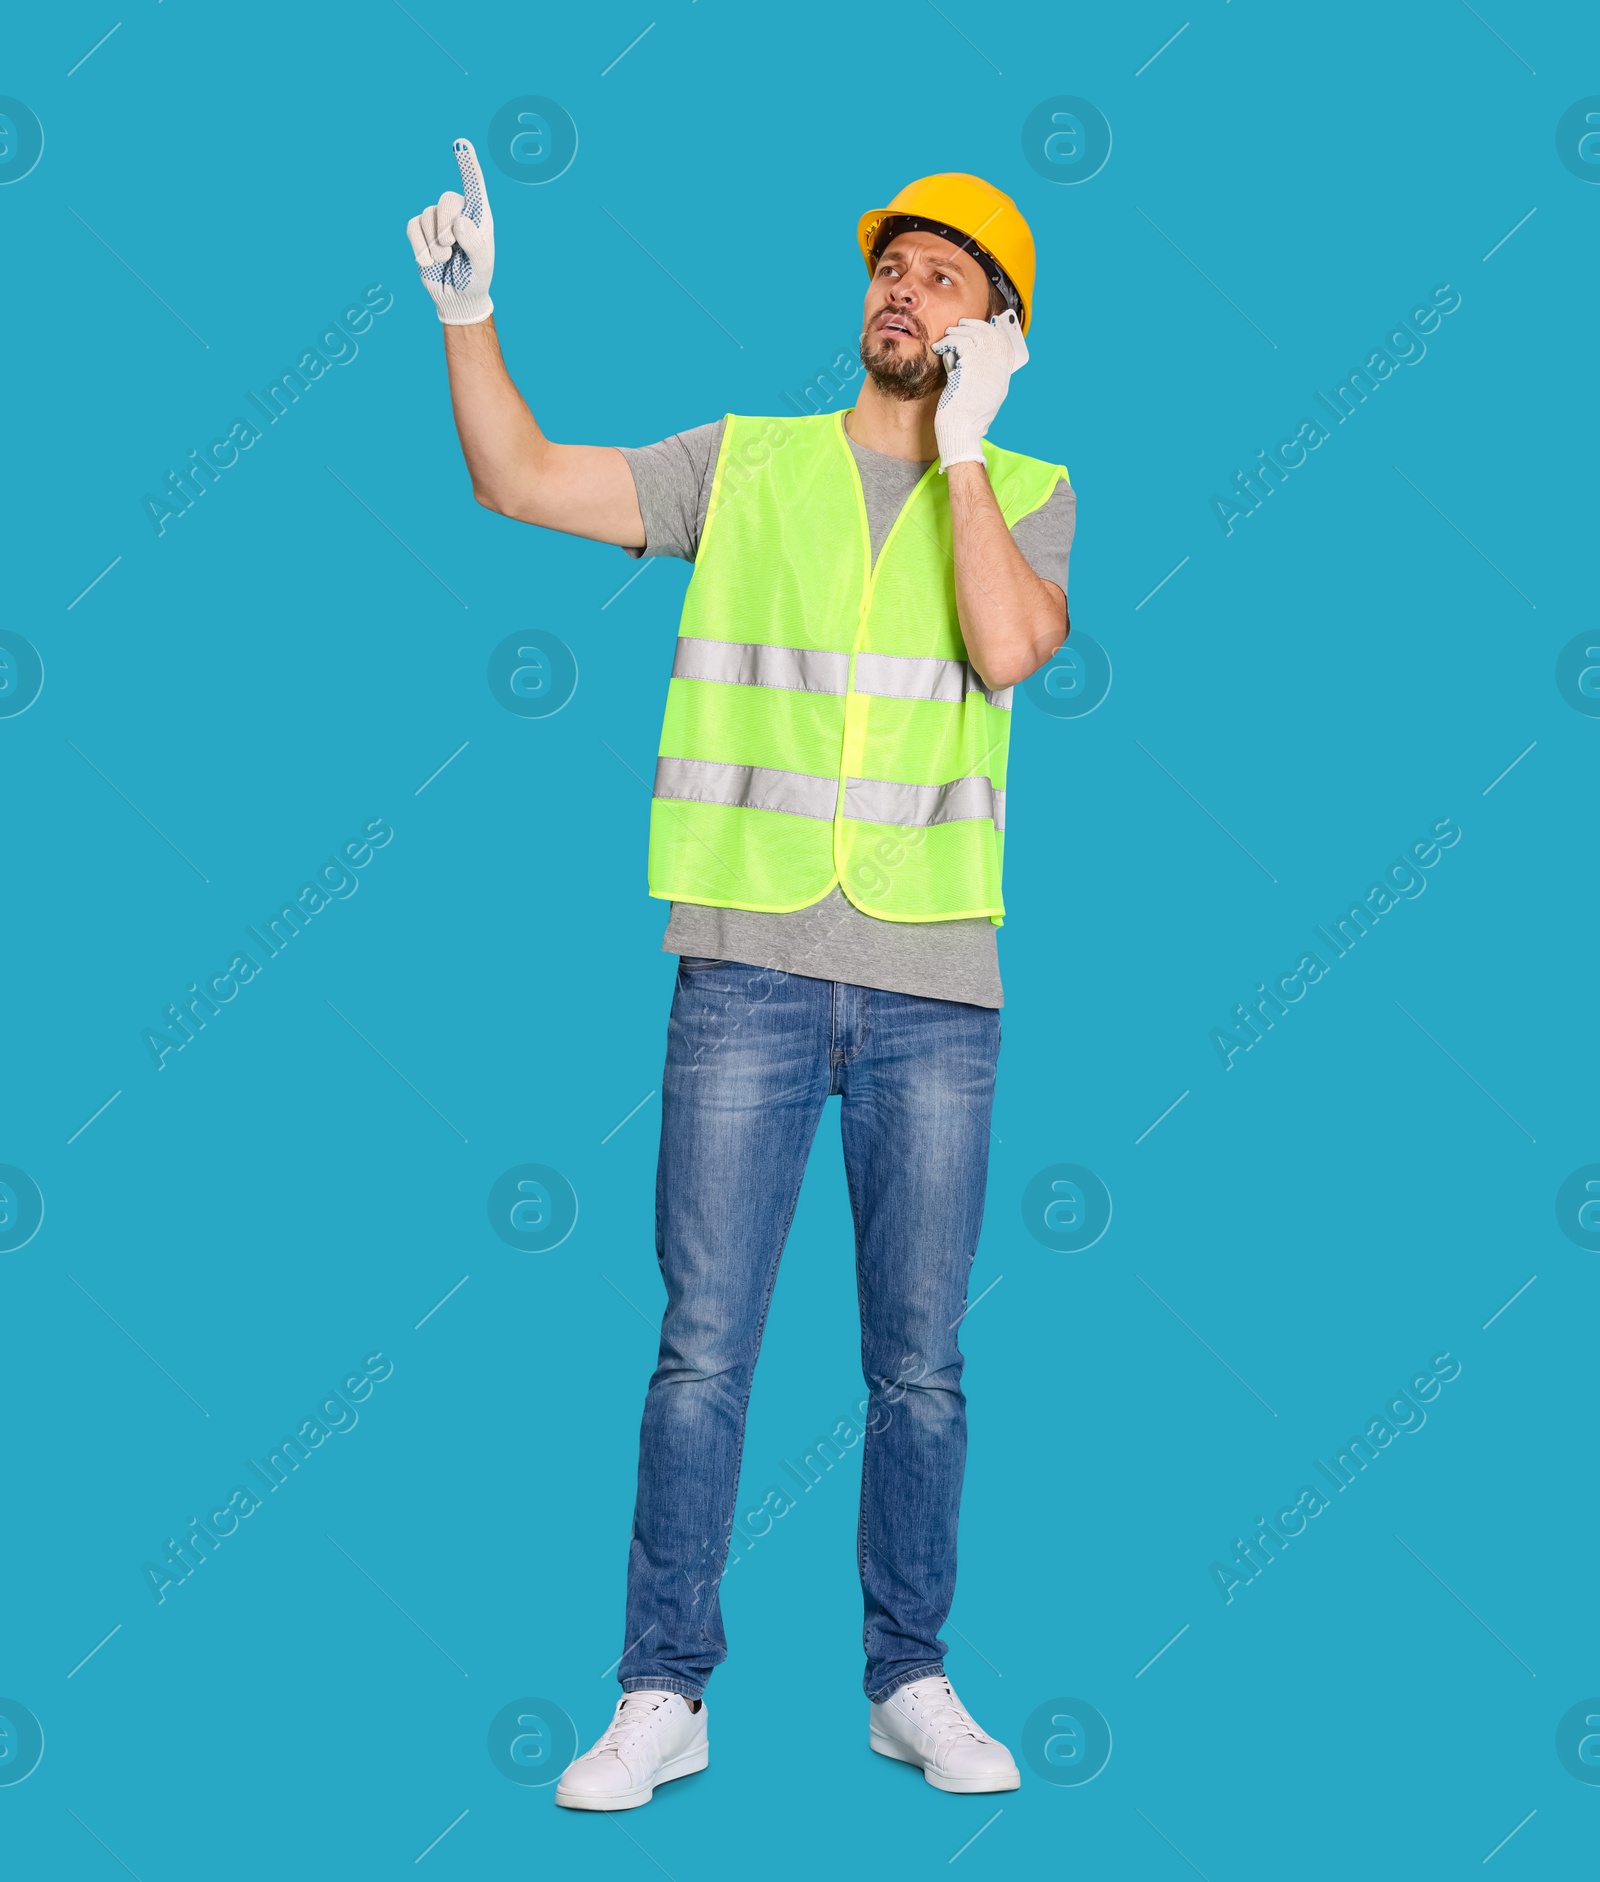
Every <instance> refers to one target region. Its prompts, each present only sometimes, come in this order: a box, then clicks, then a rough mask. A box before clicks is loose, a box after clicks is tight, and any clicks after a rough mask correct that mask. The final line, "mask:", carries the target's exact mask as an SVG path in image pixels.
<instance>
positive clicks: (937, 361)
mask: <svg viewBox="0 0 1600 1882" xmlns="http://www.w3.org/2000/svg"><path fill="white" fill-rule="evenodd" d="M988 313H989V282H988V278H987V276H986V275H985V274H984V272H983V270H982V269H981V268H980V267H979V266H978V264H977V262H976V261H974V260H973V258H972V256H971V255H970V254H968V253H967V252H966V250H965V249H960V248H956V247H955V246H953V245H952V244H951V243H950V242H947V241H946V240H945V239H944V237H943V236H942V235H930V234H928V233H927V232H926V231H925V230H922V229H912V230H910V231H908V232H907V233H906V234H904V235H897V236H896V237H895V238H894V240H893V241H892V242H890V243H889V244H888V246H887V247H886V248H885V249H884V250H883V251H882V253H881V254H880V255H879V256H878V265H877V267H876V268H875V269H874V270H873V273H872V281H871V284H870V285H869V286H868V288H867V298H866V304H865V307H864V309H863V319H862V329H861V363H862V365H863V366H865V367H866V369H867V371H868V372H869V373H870V374H871V376H872V380H873V383H874V384H875V385H876V386H877V387H878V389H879V391H880V392H886V393H887V394H888V395H889V397H890V398H895V399H921V398H926V397H927V396H928V394H929V393H931V392H934V391H936V390H937V389H938V388H939V387H940V385H941V384H942V383H943V380H944V361H943V359H942V358H941V357H940V355H939V354H937V353H935V352H934V351H933V343H934V341H935V340H942V339H943V338H944V336H945V330H946V329H947V328H949V327H953V326H954V325H955V324H956V322H957V321H958V320H984V319H987V317H988Z"/></svg>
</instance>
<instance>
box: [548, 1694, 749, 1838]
mask: <svg viewBox="0 0 1600 1882" xmlns="http://www.w3.org/2000/svg"><path fill="white" fill-rule="evenodd" d="M710 1756H711V1754H710V1751H709V1750H708V1748H707V1745H706V1707H705V1705H704V1703H703V1702H702V1704H701V1707H700V1710H699V1711H698V1712H691V1711H690V1709H689V1701H688V1700H687V1699H685V1698H684V1697H683V1695H682V1693H675V1692H628V1693H624V1694H623V1695H622V1699H621V1702H620V1703H619V1704H618V1706H617V1709H616V1712H615V1713H614V1714H613V1715H612V1719H611V1723H610V1724H609V1725H608V1726H607V1727H606V1729H605V1730H604V1731H603V1732H602V1733H601V1734H600V1736H599V1737H598V1738H597V1739H596V1740H595V1742H594V1743H593V1744H592V1745H591V1746H590V1747H589V1749H588V1750H587V1751H586V1752H585V1753H584V1754H583V1756H582V1757H581V1758H574V1759H573V1761H572V1762H571V1764H569V1765H568V1766H567V1768H566V1770H565V1771H563V1772H562V1773H561V1781H560V1783H559V1784H557V1785H556V1802H557V1803H558V1804H561V1805H563V1806H564V1807H565V1808H566V1809H568V1810H636V1809H637V1808H638V1807H639V1805H640V1804H647V1803H649V1801H650V1799H651V1798H652V1797H653V1796H654V1795H655V1791H656V1786H657V1785H658V1784H665V1783H666V1782H667V1780H668V1779H669V1778H674V1777H687V1776H688V1775H689V1773H690V1772H691V1771H703V1770H704V1769H705V1768H706V1763H707V1760H708V1759H709V1758H710Z"/></svg>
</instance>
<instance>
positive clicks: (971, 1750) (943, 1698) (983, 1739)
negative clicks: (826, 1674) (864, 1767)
mask: <svg viewBox="0 0 1600 1882" xmlns="http://www.w3.org/2000/svg"><path fill="white" fill-rule="evenodd" d="M867 1742H868V1743H869V1744H870V1745H871V1747H872V1749H873V1750H874V1751H881V1752H882V1753H883V1755H884V1757H886V1758H898V1759H899V1760H900V1761H901V1763H902V1764H916V1765H921V1767H922V1775H923V1776H924V1777H925V1778H926V1779H927V1780H928V1782H929V1783H930V1784H932V1785H933V1786H934V1787H935V1789H937V1790H942V1791H1014V1790H1016V1789H1017V1787H1018V1786H1019V1785H1020V1784H1021V1782H1022V1776H1021V1773H1020V1772H1019V1771H1018V1770H1017V1767H1016V1765H1015V1764H1014V1763H1013V1762H1012V1759H1011V1753H1010V1752H1009V1751H1007V1750H1006V1748H1005V1746H1004V1745H1002V1744H1001V1743H1000V1741H999V1739H997V1738H991V1737H990V1736H989V1735H988V1733H987V1732H985V1731H983V1730H982V1728H981V1727H980V1726H979V1724H978V1722H977V1720H976V1719H975V1718H973V1716H972V1714H971V1713H970V1712H968V1710H967V1708H966V1707H965V1706H964V1705H963V1704H962V1703H961V1701H960V1700H959V1699H958V1698H957V1697H956V1694H955V1688H954V1687H953V1686H952V1685H951V1684H950V1682H949V1680H947V1679H946V1678H945V1677H944V1675H943V1674H942V1673H939V1674H936V1675H935V1676H934V1677H933V1678H931V1679H918V1680H913V1681H912V1682H911V1684H910V1685H909V1686H901V1687H899V1688H897V1689H896V1690H895V1691H894V1692H892V1693H890V1695H889V1697H888V1698H887V1699H885V1700H883V1701H882V1702H881V1703H880V1702H879V1701H876V1700H874V1701H873V1702H872V1705H871V1723H870V1725H869V1727H868V1739H867Z"/></svg>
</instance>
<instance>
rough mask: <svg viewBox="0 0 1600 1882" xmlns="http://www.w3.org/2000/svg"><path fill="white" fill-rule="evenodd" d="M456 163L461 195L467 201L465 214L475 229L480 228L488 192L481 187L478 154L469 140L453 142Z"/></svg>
mask: <svg viewBox="0 0 1600 1882" xmlns="http://www.w3.org/2000/svg"><path fill="white" fill-rule="evenodd" d="M455 153H456V163H457V164H458V165H459V166H460V170H461V193H462V195H463V196H465V197H466V199H467V206H466V210H465V214H466V217H467V220H468V221H469V222H471V223H472V224H473V225H474V226H475V227H479V228H481V227H482V225H483V221H484V218H485V217H486V216H487V215H488V213H489V192H488V191H487V190H486V189H485V188H484V186H483V171H482V169H481V168H480V167H479V164H478V153H477V151H475V150H474V149H473V148H472V144H471V142H470V140H469V139H467V138H465V137H458V138H457V139H456V141H455Z"/></svg>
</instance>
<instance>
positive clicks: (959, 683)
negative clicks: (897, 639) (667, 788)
mask: <svg viewBox="0 0 1600 1882" xmlns="http://www.w3.org/2000/svg"><path fill="white" fill-rule="evenodd" d="M672 677H673V678H674V679H675V680H712V681H717V682H720V683H721V684H723V685H725V686H779V687H783V688H784V689H785V690H787V691H789V692H798V693H838V694H841V695H842V694H843V693H844V692H845V691H846V689H847V687H848V683H849V679H850V656H849V654H847V653H831V652H828V651H826V650H824V649H823V648H820V647H769V646H767V645H765V644H764V643H763V642H760V641H748V640H704V639H698V638H691V637H690V636H688V635H684V636H682V637H681V638H680V639H679V641H678V651H677V654H676V656H675V658H674V659H673V662H672ZM856 691H857V692H858V693H873V694H875V695H877V696H878V697H879V698H881V699H933V700H941V701H943V702H944V704H946V705H953V706H959V705H960V704H961V702H962V700H964V699H965V698H966V696H967V694H968V693H982V694H983V696H984V698H985V699H987V700H988V702H989V704H990V705H991V706H995V707H998V708H999V710H1000V711H1001V712H1009V711H1010V710H1011V688H1010V687H1009V686H1007V687H1005V688H1003V689H1002V690H1000V691H997V692H991V691H989V690H988V688H986V687H985V686H984V683H983V681H982V680H981V679H980V678H979V677H978V674H977V671H976V670H975V669H974V667H973V665H972V663H971V662H970V661H968V660H939V659H935V658H933V657H932V656H930V655H923V654H893V653H860V654H857V655H856Z"/></svg>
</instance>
